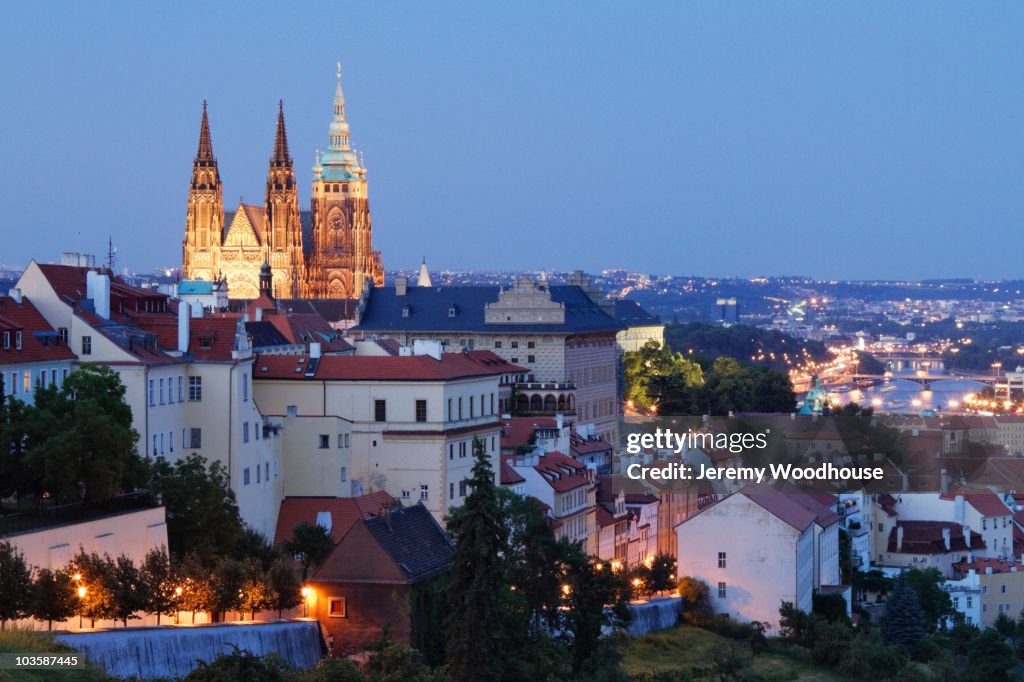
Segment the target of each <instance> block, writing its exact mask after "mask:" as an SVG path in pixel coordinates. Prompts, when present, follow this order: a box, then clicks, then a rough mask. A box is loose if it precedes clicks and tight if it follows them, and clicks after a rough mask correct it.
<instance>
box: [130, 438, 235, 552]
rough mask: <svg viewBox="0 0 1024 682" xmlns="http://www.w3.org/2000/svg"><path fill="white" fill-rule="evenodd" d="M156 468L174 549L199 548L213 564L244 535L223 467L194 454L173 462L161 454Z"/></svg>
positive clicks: (156, 489)
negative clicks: (169, 461)
mask: <svg viewBox="0 0 1024 682" xmlns="http://www.w3.org/2000/svg"><path fill="white" fill-rule="evenodd" d="M152 470H153V471H152V477H151V479H150V484H149V487H150V490H151V491H152V492H153V493H154V494H155V495H159V496H160V497H161V498H162V500H163V503H164V507H166V509H167V541H168V544H169V545H170V547H169V551H170V552H171V553H172V554H175V555H176V556H184V555H186V554H189V553H195V554H196V555H197V556H198V557H199V559H200V560H201V561H202V562H203V563H204V564H205V565H206V566H208V567H210V566H213V565H214V564H215V563H216V560H217V557H219V556H222V555H224V554H226V553H230V552H231V550H232V549H233V548H234V547H235V545H236V543H237V542H238V540H239V538H240V537H241V536H242V518H241V516H240V515H239V513H238V504H237V503H236V501H235V493H234V491H232V490H231V485H230V481H229V479H228V475H227V470H225V469H224V466H223V465H222V464H221V463H220V462H211V463H209V465H207V462H206V459H205V458H203V457H202V456H200V455H198V454H196V453H192V454H191V455H189V456H188V457H185V458H184V459H180V460H178V461H177V462H175V463H174V464H173V465H172V464H170V463H168V462H167V460H165V459H164V458H163V457H158V458H157V459H156V460H155V462H154V464H153V467H152Z"/></svg>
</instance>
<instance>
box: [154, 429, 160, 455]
mask: <svg viewBox="0 0 1024 682" xmlns="http://www.w3.org/2000/svg"><path fill="white" fill-rule="evenodd" d="M158 454H160V453H158V452H157V449H156V434H155V433H154V434H153V456H154V457H156V456H157V455H158Z"/></svg>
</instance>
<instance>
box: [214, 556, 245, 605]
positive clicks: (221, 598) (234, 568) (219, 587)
mask: <svg viewBox="0 0 1024 682" xmlns="http://www.w3.org/2000/svg"><path fill="white" fill-rule="evenodd" d="M247 578H248V576H247V575H246V571H245V566H244V565H243V564H242V562H240V561H237V560H235V559H226V558H225V559H221V560H220V561H218V562H217V566H216V568H214V570H213V576H212V577H211V580H210V587H211V590H212V592H213V594H212V600H211V604H210V607H211V610H212V611H213V612H214V613H215V614H226V613H227V612H228V611H241V606H242V598H243V594H242V590H243V589H244V588H245V581H246V579H247Z"/></svg>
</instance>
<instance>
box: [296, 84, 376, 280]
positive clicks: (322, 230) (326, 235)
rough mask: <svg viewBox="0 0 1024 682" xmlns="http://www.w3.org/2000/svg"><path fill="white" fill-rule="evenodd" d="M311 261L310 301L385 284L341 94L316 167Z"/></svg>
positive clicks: (363, 175)
mask: <svg viewBox="0 0 1024 682" xmlns="http://www.w3.org/2000/svg"><path fill="white" fill-rule="evenodd" d="M311 216H312V221H313V231H312V240H313V244H312V255H311V258H310V262H309V264H308V270H307V290H306V295H307V296H308V297H310V298H359V296H360V295H361V294H362V291H363V286H364V284H365V280H366V278H368V277H369V278H371V279H372V280H373V281H374V283H375V284H377V285H382V284H383V283H384V270H383V268H382V267H381V261H380V252H379V251H374V250H373V246H372V240H371V236H372V228H371V224H370V205H369V199H368V197H367V183H366V168H365V167H363V164H362V161H361V159H359V158H358V157H357V156H356V153H355V151H353V150H352V147H351V144H350V141H349V127H348V122H347V121H346V120H345V95H344V93H343V92H342V89H341V64H339V65H338V84H337V87H336V88H335V92H334V112H333V117H332V119H331V125H330V130H329V145H328V148H327V151H326V152H324V153H323V155H318V158H317V159H316V164H315V165H314V167H313V196H312V200H311Z"/></svg>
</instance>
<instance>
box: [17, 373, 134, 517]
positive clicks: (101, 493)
mask: <svg viewBox="0 0 1024 682" xmlns="http://www.w3.org/2000/svg"><path fill="white" fill-rule="evenodd" d="M124 396H125V387H124V384H122V383H121V379H120V377H119V376H118V375H117V373H116V372H114V371H113V370H111V369H110V368H108V367H99V366H96V365H82V366H81V367H79V369H77V370H75V371H74V372H72V373H71V374H69V375H68V377H67V379H65V380H64V383H63V384H61V386H60V388H57V387H56V386H52V385H51V386H49V387H47V388H46V389H39V390H37V391H36V394H35V407H34V409H33V410H32V411H31V412H30V414H29V416H30V419H29V421H30V422H32V423H30V424H28V429H27V430H28V431H29V432H31V433H32V434H33V437H32V438H30V439H29V452H28V459H29V460H30V467H31V469H32V470H34V471H36V472H41V474H42V480H41V484H42V486H43V488H44V489H45V490H46V491H48V492H49V493H50V495H51V497H52V498H53V499H55V500H57V501H61V502H71V501H78V500H83V501H86V502H105V501H106V500H109V499H110V498H112V497H113V496H114V495H116V494H118V493H120V492H123V491H125V490H133V489H135V488H137V487H139V486H141V485H142V484H143V483H144V481H145V475H146V464H145V462H144V460H142V458H141V457H139V455H138V453H137V452H136V450H135V444H136V442H137V441H138V438H139V436H138V434H137V433H136V432H135V430H134V429H132V412H131V408H130V407H129V406H128V403H127V402H126V401H125V398H124Z"/></svg>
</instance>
